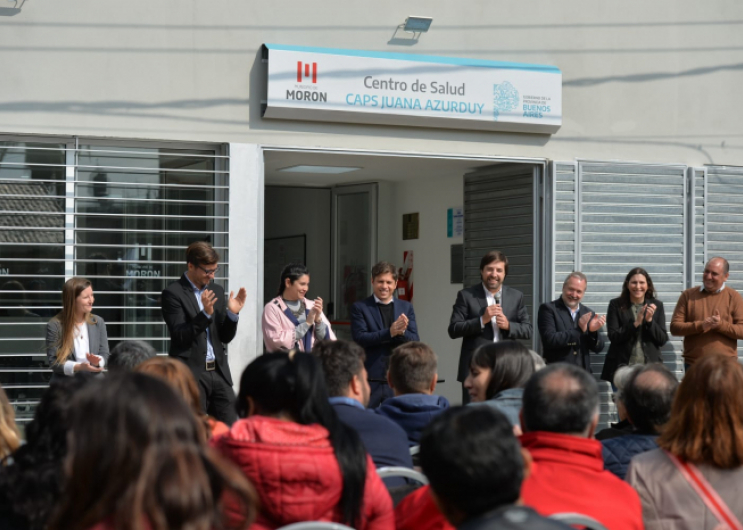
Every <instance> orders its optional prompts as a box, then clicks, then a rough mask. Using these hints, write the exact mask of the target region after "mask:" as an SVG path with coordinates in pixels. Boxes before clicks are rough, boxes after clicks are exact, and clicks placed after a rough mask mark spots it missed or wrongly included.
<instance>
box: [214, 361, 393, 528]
mask: <svg viewBox="0 0 743 530" xmlns="http://www.w3.org/2000/svg"><path fill="white" fill-rule="evenodd" d="M235 403H236V405H235V406H236V408H237V413H238V415H239V416H240V417H241V418H244V419H240V420H238V421H237V422H236V423H235V424H234V425H233V426H232V428H231V429H230V432H229V433H228V434H226V435H224V436H221V437H218V438H216V439H215V440H214V441H213V444H214V447H215V448H216V449H217V450H218V451H219V452H221V453H222V454H223V455H225V456H226V457H227V458H228V459H230V460H232V461H233V462H234V463H235V464H236V465H237V466H238V467H239V468H240V469H242V471H243V472H244V473H245V475H246V476H247V477H248V479H249V480H250V481H251V482H252V483H253V484H254V485H255V487H256V489H257V490H258V494H259V496H260V505H261V508H260V512H259V514H258V519H257V520H256V523H255V524H254V526H253V527H252V529H254V530H268V529H273V528H278V527H280V526H284V525H288V524H292V523H296V522H300V521H333V522H339V523H343V524H346V525H348V526H352V527H354V528H356V529H359V530H382V529H385V530H387V529H389V530H392V529H393V528H394V518H393V515H392V502H391V499H390V496H389V494H388V492H387V489H386V488H385V486H384V484H383V483H382V481H381V479H380V478H379V476H378V475H377V473H376V470H375V469H374V464H373V463H372V460H371V458H370V457H369V456H368V455H367V454H366V451H365V450H364V446H363V445H362V443H361V440H360V439H359V436H358V434H357V433H356V432H355V431H354V430H352V429H351V428H350V427H347V426H346V425H344V424H343V423H341V422H340V421H339V420H338V417H337V416H336V414H335V411H334V410H333V409H332V407H331V405H330V403H329V401H328V393H327V390H326V386H325V378H324V377H323V374H322V369H321V367H320V365H319V362H318V361H317V359H315V358H314V357H313V356H312V355H310V354H307V353H301V352H295V351H292V352H289V353H284V352H277V353H275V354H272V355H263V356H260V357H258V358H257V359H256V360H255V361H253V362H252V363H250V364H249V365H248V367H247V368H246V369H245V371H244V372H243V375H242V378H241V380H240V391H239V393H238V396H237V401H236V402H235Z"/></svg>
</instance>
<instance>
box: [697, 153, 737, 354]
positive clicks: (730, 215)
mask: <svg viewBox="0 0 743 530" xmlns="http://www.w3.org/2000/svg"><path fill="white" fill-rule="evenodd" d="M698 173H701V171H699V172H698ZM702 178H704V177H702ZM705 184H706V185H705V186H704V189H705V197H704V199H705V201H704V204H705V208H704V227H705V228H706V231H705V232H704V234H705V237H704V259H703V260H701V261H700V264H701V267H700V268H699V269H698V270H699V271H700V274H699V277H698V278H695V285H699V284H701V282H702V278H701V271H703V270H704V263H705V262H706V261H707V260H708V259H709V258H712V257H714V256H722V257H724V258H725V259H727V260H728V262H730V278H729V279H728V281H727V285H728V286H729V287H732V288H734V289H737V290H738V292H743V168H740V167H726V166H710V167H708V168H707V171H706V183H705ZM742 354H743V348H741V341H738V358H740V357H741V355H742Z"/></svg>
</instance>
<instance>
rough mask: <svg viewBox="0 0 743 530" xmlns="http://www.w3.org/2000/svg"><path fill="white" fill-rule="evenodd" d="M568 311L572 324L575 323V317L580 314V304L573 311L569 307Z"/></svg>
mask: <svg viewBox="0 0 743 530" xmlns="http://www.w3.org/2000/svg"><path fill="white" fill-rule="evenodd" d="M568 311H570V317H571V318H572V319H573V322H575V317H577V316H578V313H580V304H578V307H576V308H575V311H573V310H572V309H570V308H569V307H568Z"/></svg>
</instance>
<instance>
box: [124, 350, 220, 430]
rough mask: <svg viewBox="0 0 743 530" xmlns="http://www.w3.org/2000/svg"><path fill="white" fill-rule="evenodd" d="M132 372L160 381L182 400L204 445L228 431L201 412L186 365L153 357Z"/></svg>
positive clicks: (164, 358)
mask: <svg viewBox="0 0 743 530" xmlns="http://www.w3.org/2000/svg"><path fill="white" fill-rule="evenodd" d="M134 371H135V372H139V373H142V374H148V375H152V376H154V377H158V378H160V379H162V380H163V381H165V382H166V383H168V384H169V385H170V386H171V387H172V388H173V390H175V391H176V393H177V394H178V395H179V396H181V397H182V398H183V400H184V401H185V402H186V404H187V405H188V406H189V407H190V408H191V412H193V414H194V416H196V417H197V418H198V419H199V424H198V427H199V431H200V434H201V438H202V440H204V442H205V443H206V441H207V440H208V439H210V438H211V437H212V436H219V435H222V434H224V433H226V432H227V431H229V430H230V429H229V427H227V425H226V424H225V423H222V422H221V421H219V420H216V419H214V418H212V417H211V416H208V415H207V414H205V413H204V412H203V409H202V408H201V401H200V398H199V387H198V386H197V385H196V378H195V377H194V375H193V372H192V371H191V369H190V368H189V367H188V365H187V364H186V363H184V362H182V361H179V360H177V359H174V358H173V357H153V358H151V359H147V360H146V361H144V362H143V363H141V364H139V365H137V366H136V367H135V368H134Z"/></svg>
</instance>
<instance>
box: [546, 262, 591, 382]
mask: <svg viewBox="0 0 743 530" xmlns="http://www.w3.org/2000/svg"><path fill="white" fill-rule="evenodd" d="M587 286H588V279H587V278H586V275H585V274H583V273H582V272H578V271H576V272H571V273H570V274H568V276H567V278H565V281H564V282H563V284H562V295H561V296H560V298H558V299H557V300H553V301H552V302H546V303H544V304H542V305H541V306H539V314H538V317H537V327H538V328H539V336H540V337H541V338H542V351H543V352H544V360H545V361H546V362H547V364H550V363H558V362H562V363H570V364H574V365H576V366H580V367H581V368H583V369H585V370H587V371H588V372H591V371H592V370H591V352H594V353H598V352H600V351H601V350H602V349H603V347H604V341H603V340H602V339H601V336H600V335H599V330H600V329H601V327H602V326H603V325H604V324H605V323H606V316H599V315H597V314H596V312H595V311H594V310H593V309H591V308H590V307H587V306H585V305H582V304H581V303H580V302H581V300H583V295H584V294H585V293H586V287H587Z"/></svg>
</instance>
